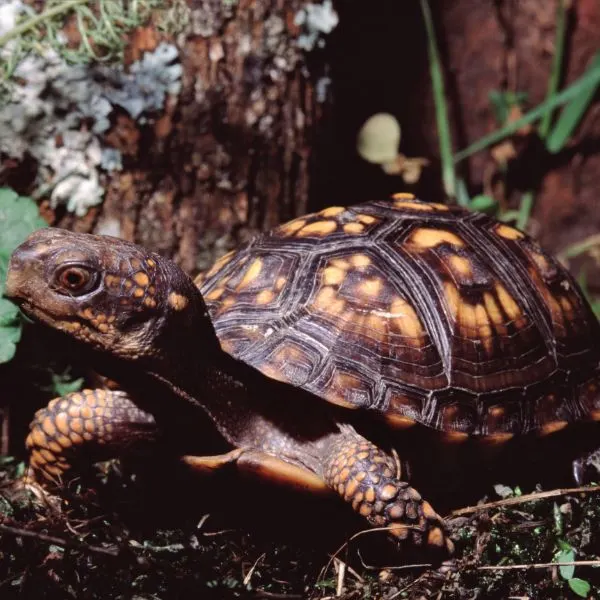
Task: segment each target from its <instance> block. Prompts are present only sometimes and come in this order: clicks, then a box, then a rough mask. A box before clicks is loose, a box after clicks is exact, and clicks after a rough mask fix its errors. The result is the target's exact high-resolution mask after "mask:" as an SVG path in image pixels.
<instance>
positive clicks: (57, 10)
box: [0, 0, 85, 48]
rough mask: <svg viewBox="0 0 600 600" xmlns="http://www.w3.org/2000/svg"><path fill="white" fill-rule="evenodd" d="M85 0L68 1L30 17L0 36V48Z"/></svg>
mask: <svg viewBox="0 0 600 600" xmlns="http://www.w3.org/2000/svg"><path fill="white" fill-rule="evenodd" d="M84 3H85V0H69V1H68V2H64V3H63V4H57V5H56V6H53V7H51V8H48V9H46V10H45V11H44V12H41V13H40V14H39V15H36V16H35V17H31V19H27V20H26V21H23V22H22V23H19V25H17V26H16V27H13V28H12V29H11V30H10V31H8V32H7V33H5V34H4V35H2V36H0V48H1V47H2V46H4V45H5V44H6V43H7V42H9V41H10V40H12V39H14V38H16V37H18V36H20V35H21V34H22V33H25V32H26V31H28V30H29V29H33V28H34V27H36V26H37V25H39V24H40V23H43V22H44V21H45V20H47V19H51V18H53V17H55V16H57V15H60V14H61V13H64V12H67V11H69V10H71V9H72V8H74V7H75V6H77V5H78V4H84Z"/></svg>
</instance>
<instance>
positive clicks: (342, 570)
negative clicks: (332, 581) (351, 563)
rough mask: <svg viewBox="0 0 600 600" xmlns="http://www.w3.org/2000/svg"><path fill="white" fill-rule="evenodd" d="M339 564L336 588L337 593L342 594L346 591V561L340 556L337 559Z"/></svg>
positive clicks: (337, 594)
mask: <svg viewBox="0 0 600 600" xmlns="http://www.w3.org/2000/svg"><path fill="white" fill-rule="evenodd" d="M335 560H336V561H337V565H338V578H337V586H336V588H335V595H336V596H341V595H342V593H343V592H344V581H345V579H346V563H345V562H344V561H343V560H340V559H339V558H336V559H335Z"/></svg>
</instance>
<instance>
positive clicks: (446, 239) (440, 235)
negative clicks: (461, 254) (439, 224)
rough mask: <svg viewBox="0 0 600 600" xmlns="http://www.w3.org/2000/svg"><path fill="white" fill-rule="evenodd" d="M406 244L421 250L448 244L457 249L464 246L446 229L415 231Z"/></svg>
mask: <svg viewBox="0 0 600 600" xmlns="http://www.w3.org/2000/svg"><path fill="white" fill-rule="evenodd" d="M408 242H409V243H410V244H411V246H415V247H417V248H418V249H423V250H425V249H428V248H435V247H436V246H441V245H442V244H450V245H451V246H458V247H459V248H461V247H463V246H464V245H465V243H464V242H463V240H462V239H461V238H460V237H458V236H457V235H456V234H455V233H452V232H451V231H448V230H446V229H432V228H429V227H420V228H419V229H415V230H414V231H413V232H412V234H411V235H410V237H409V238H408Z"/></svg>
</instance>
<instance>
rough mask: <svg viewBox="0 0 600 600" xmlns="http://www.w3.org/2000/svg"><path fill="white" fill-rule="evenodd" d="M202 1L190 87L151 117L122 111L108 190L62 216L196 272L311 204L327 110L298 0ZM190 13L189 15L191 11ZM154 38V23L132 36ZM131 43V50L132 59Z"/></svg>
mask: <svg viewBox="0 0 600 600" xmlns="http://www.w3.org/2000/svg"><path fill="white" fill-rule="evenodd" d="M225 4H226V3H224V2H211V1H204V2H195V3H193V6H194V7H195V8H194V11H195V16H196V17H197V18H198V19H201V20H202V26H201V27H200V26H199V27H198V31H197V32H196V33H194V34H192V35H189V36H188V37H187V39H186V40H185V42H184V43H183V45H182V48H181V60H182V66H183V69H184V74H183V91H182V93H181V95H180V96H179V97H178V98H177V99H174V98H172V99H171V100H170V101H168V102H167V105H166V106H165V110H164V114H163V115H162V116H160V118H158V119H157V120H156V121H155V122H154V124H153V125H152V126H147V127H141V128H140V127H139V126H138V125H137V124H136V123H135V122H134V121H132V120H131V119H130V118H129V117H128V116H127V115H125V114H119V115H117V116H116V118H115V120H114V126H113V128H112V129H111V131H110V133H109V134H108V135H107V142H108V143H109V144H111V145H112V146H114V147H115V148H117V149H119V150H120V151H121V153H122V155H123V156H124V158H125V165H126V166H125V169H124V170H123V171H122V172H121V173H118V174H116V175H115V176H113V177H112V178H111V181H110V183H109V185H108V189H107V192H106V196H105V200H104V202H103V204H102V205H101V206H100V207H97V208H92V209H91V210H90V211H89V213H88V214H87V215H86V216H85V217H84V218H81V219H77V218H75V217H73V216H72V215H62V216H59V218H58V225H59V226H61V227H67V228H70V229H76V230H79V231H86V232H95V233H109V234H112V235H118V236H121V237H123V238H125V239H128V240H131V241H134V242H136V243H139V244H142V245H144V246H147V247H148V248H151V249H152V250H155V251H157V252H160V253H162V254H165V255H168V256H171V257H173V258H174V259H175V260H176V261H177V262H178V263H179V264H180V265H181V266H182V267H183V268H184V269H185V270H187V271H189V272H191V273H194V272H197V271H198V270H201V269H204V268H206V267H208V266H209V265H210V264H211V263H212V262H213V261H214V259H215V258H216V257H217V256H218V255H220V254H222V253H224V252H225V251H227V250H229V249H230V248H232V247H234V246H237V245H238V244H239V243H241V242H243V241H244V240H246V239H248V238H249V237H251V236H252V235H253V234H255V233H256V232H258V231H260V230H264V229H268V228H270V227H273V226H274V225H276V224H277V223H279V222H281V221H282V220H286V219H290V218H292V217H294V216H296V215H298V214H301V213H303V212H306V210H307V206H308V197H309V187H310V182H309V168H310V164H311V162H312V160H314V158H313V154H314V153H313V151H312V150H311V146H312V145H313V141H314V139H315V137H316V134H317V131H318V128H319V125H320V123H321V120H322V118H323V114H324V112H325V111H326V98H323V99H321V100H322V101H321V102H319V101H317V98H316V95H315V82H316V80H317V78H318V76H319V75H320V74H322V72H323V69H322V67H321V66H320V65H322V64H323V63H319V62H318V61H316V63H315V68H314V69H313V71H312V73H309V71H308V69H307V65H306V61H305V60H304V55H303V52H302V51H301V50H300V48H299V47H298V46H297V37H298V34H299V28H298V26H296V25H295V22H294V17H295V15H296V13H297V12H298V10H299V9H300V8H301V7H302V5H303V4H304V3H303V2H301V1H300V0H292V1H286V2H283V1H281V0H239V2H237V3H228V5H229V8H230V12H227V13H226V12H224V6H225ZM193 15H194V13H193ZM147 39H150V40H151V43H150V44H149V45H147V47H146V49H152V45H154V46H155V45H157V44H158V42H159V39H158V37H157V35H156V33H155V32H154V31H153V30H152V28H148V29H147V30H146V31H139V32H137V34H136V35H134V36H132V43H133V46H134V48H135V49H136V50H137V52H138V53H139V47H140V43H136V41H137V40H147ZM135 54H136V52H135V51H134V52H133V54H132V53H131V52H130V58H132V59H133V58H137V56H136V55H135Z"/></svg>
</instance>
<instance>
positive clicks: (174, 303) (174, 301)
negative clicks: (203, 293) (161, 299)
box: [167, 292, 189, 311]
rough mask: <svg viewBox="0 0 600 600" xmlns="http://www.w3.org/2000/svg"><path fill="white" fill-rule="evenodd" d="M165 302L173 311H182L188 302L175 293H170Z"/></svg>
mask: <svg viewBox="0 0 600 600" xmlns="http://www.w3.org/2000/svg"><path fill="white" fill-rule="evenodd" d="M167 302H168V303H169V306H170V307H171V308H172V309H173V310H176V311H182V310H184V309H185V308H186V307H187V305H188V303H189V300H188V299H187V298H186V297H185V296H182V295H181V294H178V293H177V292H171V293H170V294H169V297H168V298H167Z"/></svg>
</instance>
